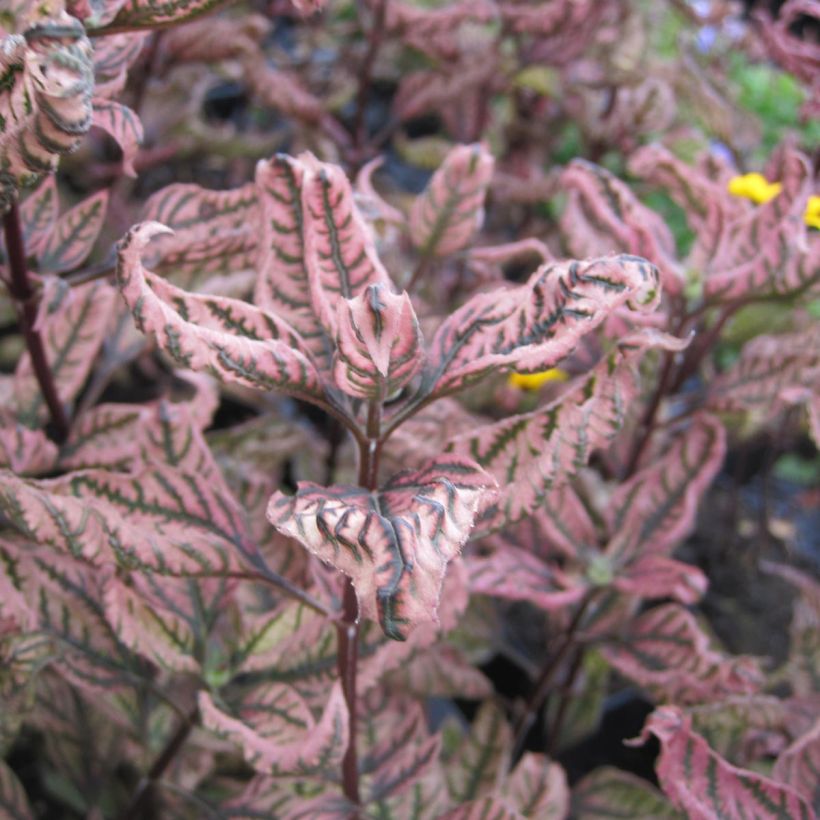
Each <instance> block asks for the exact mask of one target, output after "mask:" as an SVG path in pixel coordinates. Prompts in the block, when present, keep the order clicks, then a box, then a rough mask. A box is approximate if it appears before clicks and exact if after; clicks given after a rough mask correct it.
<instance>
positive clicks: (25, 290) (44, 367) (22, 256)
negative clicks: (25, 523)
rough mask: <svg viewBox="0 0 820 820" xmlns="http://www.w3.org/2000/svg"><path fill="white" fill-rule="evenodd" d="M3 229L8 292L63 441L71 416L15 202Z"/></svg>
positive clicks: (53, 421) (46, 400) (54, 422)
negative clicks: (42, 325)
mask: <svg viewBox="0 0 820 820" xmlns="http://www.w3.org/2000/svg"><path fill="white" fill-rule="evenodd" d="M3 230H4V233H5V237H6V251H7V253H8V257H9V272H10V277H9V281H8V283H7V284H8V288H9V292H10V293H11V295H12V298H13V299H14V301H15V303H16V307H17V317H18V320H19V322H20V329H21V330H22V332H23V337H24V338H25V341H26V347H27V348H28V352H29V356H30V357H31V366H32V369H33V370H34V375H35V377H36V378H37V383H38V384H39V385H40V391H41V392H42V394H43V399H44V401H45V403H46V406H47V407H48V412H49V415H50V416H51V422H52V424H53V426H54V438H55V439H56V440H57V441H58V442H59V443H62V442H63V441H65V440H66V439H67V438H68V430H69V423H68V417H67V416H66V412H65V408H64V407H63V404H62V402H61V401H60V396H59V394H58V393H57V385H56V384H55V382H54V373H53V372H52V370H51V366H50V365H49V363H48V359H47V358H46V350H45V347H44V346H43V337H42V336H41V335H40V331H39V330H38V329H37V328H36V322H37V309H38V305H39V300H38V299H37V294H36V292H35V290H34V288H33V287H32V284H31V281H30V279H29V276H28V268H27V266H26V248H25V242H24V240H23V228H22V225H21V222H20V210H19V208H18V206H17V203H16V202H15V203H14V204H13V205H12V206H11V207H10V208H9V210H8V211H7V213H6V214H5V216H4V217H3Z"/></svg>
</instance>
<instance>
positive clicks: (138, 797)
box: [120, 707, 199, 820]
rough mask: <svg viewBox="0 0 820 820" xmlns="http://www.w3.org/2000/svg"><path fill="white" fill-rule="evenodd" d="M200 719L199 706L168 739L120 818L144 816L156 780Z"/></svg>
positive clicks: (121, 819) (192, 710) (132, 818)
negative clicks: (144, 809)
mask: <svg viewBox="0 0 820 820" xmlns="http://www.w3.org/2000/svg"><path fill="white" fill-rule="evenodd" d="M198 720H199V710H198V709H197V707H194V708H193V709H191V711H190V712H189V713H188V715H187V716H186V717H185V719H184V720H183V721H182V722H181V723H180V724H179V726H178V727H177V730H176V732H174V734H173V735H171V737H170V738H169V739H168V742H167V743H166V744H165V748H164V749H163V750H162V751H161V752H160V754H159V756H158V757H157V759H156V760H155V761H154V763H153V764H152V766H151V768H150V769H149V770H148V772H147V774H145V775H144V776H143V777H142V779H141V780H140V782H139V783H138V784H137V788H136V789H134V793H133V794H132V795H131V800H130V801H129V803H128V807H127V808H126V809H125V811H124V812H123V813H122V814H121V815H120V820H135V818H137V817H142V816H144V815H143V814H142V807H143V804H144V803H145V800H146V798H147V797H148V795H149V794H150V792H151V787H152V785H153V783H154V781H155V780H159V778H160V777H162V775H163V774H164V773H165V770H166V769H167V768H168V767H169V766H170V765H171V763H172V762H173V761H174V758H175V757H176V756H177V755H178V754H179V752H180V750H181V749H182V747H183V746H184V745H185V741H186V740H187V739H188V735H189V734H191V730H192V729H193V728H194V726H196V724H197V721H198Z"/></svg>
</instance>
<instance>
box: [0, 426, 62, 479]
mask: <svg viewBox="0 0 820 820" xmlns="http://www.w3.org/2000/svg"><path fill="white" fill-rule="evenodd" d="M56 460H57V446H56V445H55V444H54V442H52V441H49V439H48V438H46V434H45V433H44V432H43V431H42V430H31V429H29V428H28V427H24V426H23V425H22V424H20V423H19V422H17V420H16V419H15V418H14V416H13V415H12V414H11V413H9V412H7V411H3V410H0V468H8V469H10V470H11V471H12V472H13V473H17V475H25V474H29V475H36V474H37V473H45V472H48V471H49V470H51V469H53V467H54V464H55V462H56Z"/></svg>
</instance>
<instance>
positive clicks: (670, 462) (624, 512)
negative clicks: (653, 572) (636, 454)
mask: <svg viewBox="0 0 820 820" xmlns="http://www.w3.org/2000/svg"><path fill="white" fill-rule="evenodd" d="M725 439H726V434H725V432H724V429H723V425H722V424H721V423H720V422H719V421H718V420H717V419H716V418H714V417H713V416H711V415H709V414H707V413H701V414H699V415H697V416H695V417H694V418H693V419H692V421H691V423H690V425H689V427H688V428H687V429H684V430H683V431H682V432H681V433H679V434H678V435H677V436H676V437H675V438H674V439H673V440H672V443H671V445H670V446H669V448H668V449H667V450H666V452H665V453H663V455H661V456H656V457H655V458H654V459H653V461H652V463H651V464H650V465H649V466H647V467H645V468H644V469H643V470H641V471H639V472H638V473H636V474H635V475H634V476H633V477H632V478H631V479H630V480H629V481H627V482H625V483H623V484H621V485H620V486H619V487H618V488H617V489H616V490H615V492H614V493H613V495H612V498H611V499H610V501H609V506H608V513H607V518H608V523H609V530H610V532H611V533H613V537H612V540H611V541H610V543H609V546H608V547H607V556H608V557H609V558H610V559H612V560H614V561H618V562H621V563H623V562H626V561H628V560H630V559H632V558H635V557H637V556H639V555H646V554H648V553H651V554H653V555H665V554H668V553H669V552H670V551H671V550H672V549H673V548H674V547H675V546H676V545H677V543H678V542H679V541H680V540H681V539H682V538H683V537H684V536H686V535H687V534H688V533H689V531H690V530H691V529H692V527H693V526H694V524H695V516H696V513H697V508H698V504H699V502H700V499H701V497H702V496H703V494H704V493H705V492H706V490H707V489H708V488H709V485H710V484H711V483H712V479H713V478H714V477H715V474H716V473H717V471H718V470H719V469H720V466H721V464H722V463H723V456H724V453H725V450H726V441H725Z"/></svg>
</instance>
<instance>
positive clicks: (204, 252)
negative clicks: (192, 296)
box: [142, 183, 287, 318]
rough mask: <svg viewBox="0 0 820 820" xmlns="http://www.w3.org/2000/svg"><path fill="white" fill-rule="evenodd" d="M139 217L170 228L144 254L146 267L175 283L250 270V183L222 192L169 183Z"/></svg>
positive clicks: (253, 250)
mask: <svg viewBox="0 0 820 820" xmlns="http://www.w3.org/2000/svg"><path fill="white" fill-rule="evenodd" d="M142 215H143V219H145V220H146V221H156V222H160V223H162V224H163V225H166V226H168V227H169V228H171V229H172V230H173V231H174V234H173V235H164V236H161V237H157V238H156V239H155V240H154V241H153V242H152V243H151V245H150V247H148V248H146V249H145V254H146V264H147V265H148V267H150V268H151V270H153V271H154V272H156V273H159V274H161V275H162V276H166V277H168V278H170V279H172V280H173V282H174V284H176V285H177V286H179V287H186V288H193V287H194V286H195V285H196V286H198V285H199V283H201V282H202V281H203V280H204V279H206V278H207V277H209V276H220V277H229V276H231V275H234V274H237V273H241V272H243V271H249V272H253V273H255V270H256V267H257V256H258V253H259V203H258V201H257V192H256V187H255V186H254V185H253V184H251V183H249V184H247V185H243V186H241V187H239V188H234V189H231V190H227V191H211V190H208V189H207V188H200V187H199V186H198V185H189V184H181V183H177V184H173V185H168V186H166V187H165V188H163V189H162V190H160V191H157V193H155V194H154V195H153V196H151V197H150V198H149V199H148V201H147V202H146V203H145V206H144V208H143V214H142ZM263 307H264V306H263ZM274 312H276V311H274ZM285 318H287V317H285Z"/></svg>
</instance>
